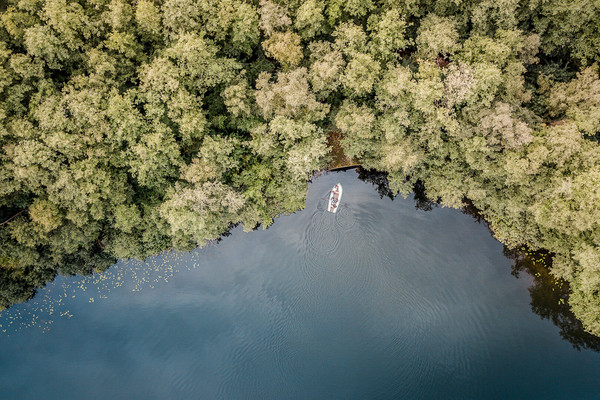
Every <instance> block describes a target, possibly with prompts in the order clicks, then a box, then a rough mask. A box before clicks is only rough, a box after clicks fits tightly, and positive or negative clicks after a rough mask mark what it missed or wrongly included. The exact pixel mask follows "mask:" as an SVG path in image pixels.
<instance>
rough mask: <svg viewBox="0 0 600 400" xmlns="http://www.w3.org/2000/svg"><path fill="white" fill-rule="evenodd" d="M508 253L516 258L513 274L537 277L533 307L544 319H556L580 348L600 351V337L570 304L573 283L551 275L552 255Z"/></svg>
mask: <svg viewBox="0 0 600 400" xmlns="http://www.w3.org/2000/svg"><path fill="white" fill-rule="evenodd" d="M504 254H505V255H506V256H507V257H508V258H510V259H512V260H513V266H512V271H511V273H512V275H514V276H515V277H517V278H518V277H519V274H520V273H521V272H525V273H527V274H529V275H531V276H532V277H533V285H531V286H530V287H529V294H530V295H531V303H530V304H531V310H532V311H533V312H534V313H536V314H537V315H539V316H540V317H541V318H542V319H549V320H550V321H552V322H553V323H554V325H556V326H557V327H558V328H559V329H560V336H561V337H562V338H563V339H565V340H568V341H569V343H571V344H572V345H573V347H574V348H576V349H577V350H582V349H590V350H594V351H600V337H597V336H595V335H592V334H591V333H588V332H586V331H585V330H584V329H583V325H582V324H581V322H580V321H579V320H578V319H577V318H575V315H574V314H573V312H572V311H571V309H570V307H569V305H568V302H567V300H568V298H569V285H568V284H567V283H566V282H564V281H563V280H561V279H556V278H555V277H554V276H553V275H552V274H550V272H549V269H550V267H551V265H552V256H551V255H550V254H548V253H546V252H542V251H538V252H530V251H527V249H520V250H510V249H508V248H506V247H505V248H504Z"/></svg>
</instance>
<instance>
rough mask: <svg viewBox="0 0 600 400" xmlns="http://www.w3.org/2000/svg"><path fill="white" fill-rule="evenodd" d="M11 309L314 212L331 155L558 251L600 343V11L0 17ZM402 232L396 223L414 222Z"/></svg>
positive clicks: (62, 2)
mask: <svg viewBox="0 0 600 400" xmlns="http://www.w3.org/2000/svg"><path fill="white" fill-rule="evenodd" d="M0 13H1V18H0V77H1V79H0V92H1V95H0V120H1V124H0V241H1V246H0V307H2V308H5V307H8V306H10V305H12V304H15V303H17V302H21V301H25V300H27V299H28V298H30V297H31V296H32V295H33V293H34V291H35V288H38V287H40V286H42V285H43V284H44V283H46V282H48V281H50V280H51V279H53V277H54V276H55V275H56V274H57V273H62V274H75V273H90V272H91V271H93V270H96V271H102V270H103V269H105V268H107V267H109V266H110V265H111V264H112V263H113V262H114V261H115V259H117V258H127V257H138V258H144V257H147V256H148V255H151V254H156V253H158V252H161V251H164V250H166V249H170V248H177V249H190V248H193V247H195V246H198V245H203V244H206V243H208V242H210V241H213V240H215V239H217V238H219V237H220V235H221V234H223V233H224V232H226V231H227V230H228V229H230V228H231V227H232V226H233V225H235V224H242V225H243V227H244V229H246V230H251V229H255V228H256V227H258V226H262V227H263V228H264V227H268V226H269V225H270V224H271V223H272V222H273V218H275V217H277V216H279V215H282V214H286V213H291V212H295V211H297V210H299V209H301V208H303V206H304V200H305V195H306V191H307V187H308V181H309V180H310V178H311V177H312V176H313V173H314V172H315V171H317V170H320V169H322V168H324V167H325V166H326V165H327V163H328V162H329V159H330V148H331V141H330V138H331V137H333V136H335V137H337V138H341V139H340V141H339V143H340V144H341V147H342V149H343V151H344V153H345V155H346V156H347V157H349V158H352V159H354V160H357V161H359V162H360V163H362V165H363V166H364V167H365V168H370V169H376V170H379V171H383V172H386V173H387V174H388V178H389V184H390V188H391V189H392V190H393V192H394V193H401V194H404V195H406V194H408V193H410V192H411V191H412V190H413V187H414V185H415V184H419V185H423V186H424V188H425V193H426V195H427V197H428V198H430V199H435V200H437V201H439V202H441V204H443V205H445V206H450V207H458V208H461V207H463V206H465V205H466V204H469V205H471V206H474V207H475V208H476V209H477V210H478V212H479V213H480V214H481V215H482V216H483V217H484V218H485V219H486V221H488V223H489V225H490V228H491V229H492V231H493V233H494V235H495V236H496V237H497V238H498V240H500V241H501V242H502V243H504V244H505V245H507V246H508V247H509V248H522V247H523V246H526V247H527V248H529V249H531V250H542V249H543V250H545V251H547V252H548V253H549V254H551V255H552V263H551V272H552V274H553V275H554V276H555V277H556V278H558V279H562V280H565V281H566V282H568V285H569V288H570V296H569V300H568V301H569V305H570V307H571V309H572V311H573V312H574V313H575V315H576V316H577V317H578V318H579V319H580V320H581V321H582V322H583V325H584V327H585V328H586V329H587V330H588V331H589V332H592V333H595V334H597V335H600V225H599V223H600V147H599V143H598V142H599V140H600V78H599V70H598V66H597V63H598V62H600V3H599V2H597V1H592V0H581V1H577V2H573V1H569V0H544V1H541V0H495V1H492V0H441V1H433V0H396V1H389V0H387V1H386V0H383V1H378V0H345V1H340V0H307V1H299V0H291V1H283V0H281V1H270V0H261V1H244V0H132V1H126V0H8V2H6V1H4V2H0ZM399 223H400V221H399Z"/></svg>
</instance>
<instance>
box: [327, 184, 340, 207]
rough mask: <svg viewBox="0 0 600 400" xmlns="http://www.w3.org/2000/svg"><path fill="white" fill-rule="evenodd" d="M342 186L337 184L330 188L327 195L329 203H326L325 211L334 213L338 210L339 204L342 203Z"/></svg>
mask: <svg viewBox="0 0 600 400" xmlns="http://www.w3.org/2000/svg"><path fill="white" fill-rule="evenodd" d="M342 191H343V190H342V184H341V183H338V184H335V185H334V186H333V188H331V192H330V193H329V201H328V202H327V211H329V212H332V213H334V214H335V213H336V212H337V210H338V208H340V202H341V201H342Z"/></svg>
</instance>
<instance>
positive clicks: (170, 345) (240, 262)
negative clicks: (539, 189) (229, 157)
mask: <svg viewBox="0 0 600 400" xmlns="http://www.w3.org/2000/svg"><path fill="white" fill-rule="evenodd" d="M337 182H341V183H342V184H343V186H344V196H343V199H342V202H343V203H345V207H343V208H342V209H340V211H339V212H338V214H336V215H333V214H330V213H327V212H326V211H324V208H325V201H324V200H322V198H324V197H325V196H326V195H327V193H328V190H329V189H330V188H331V187H332V186H333V184H335V183H337ZM502 249H503V248H502V246H501V245H500V244H499V243H498V242H497V241H496V240H495V239H493V238H492V237H491V236H490V233H489V231H488V229H487V228H486V226H485V225H484V224H479V223H477V222H476V221H475V220H474V219H473V218H471V217H469V216H467V215H464V214H462V213H461V212H459V211H456V210H450V209H445V208H434V209H433V210H431V211H423V210H419V209H417V208H415V200H414V198H412V197H409V198H408V199H402V198H397V199H395V200H394V201H392V200H390V199H388V198H383V199H381V198H380V197H379V195H378V193H377V191H376V190H374V188H373V186H372V185H371V184H369V183H365V182H363V181H360V180H358V179H357V177H356V173H355V172H343V173H330V174H328V175H324V176H321V177H319V178H317V179H315V181H314V183H312V184H311V186H310V189H309V194H308V200H307V203H306V208H305V210H303V211H301V212H298V213H296V214H294V215H290V216H284V217H281V218H279V219H277V220H276V221H275V224H274V225H273V226H272V227H270V228H269V229H267V230H264V231H263V230H258V231H254V232H250V233H244V232H242V230H241V229H240V228H236V229H234V230H233V231H232V234H231V235H230V236H228V237H226V238H224V239H223V240H222V241H221V242H219V243H217V244H215V245H214V246H210V247H208V248H204V249H201V250H196V251H193V252H191V253H175V252H172V253H166V254H162V255H160V256H158V257H155V258H152V259H150V260H147V262H145V263H142V262H138V261H123V262H119V263H117V264H116V265H115V266H113V267H112V268H111V269H110V270H109V271H107V272H105V273H104V274H100V275H98V274H97V275H94V276H92V277H85V278H84V277H75V278H67V277H60V278H58V279H57V280H55V281H54V282H53V283H52V284H50V285H48V286H47V287H46V288H44V289H42V290H40V291H39V293H38V295H37V296H36V297H35V298H34V299H33V300H31V301H29V302H28V303H26V304H22V305H18V306H15V307H13V308H11V309H10V310H7V311H5V312H4V313H2V315H0V324H1V325H2V326H1V327H0V331H2V332H1V334H0V398H2V399H599V398H600V379H599V378H600V353H598V352H594V351H591V350H586V349H583V350H581V351H579V350H576V349H574V348H573V346H572V344H571V343H569V342H568V341H566V340H563V339H562V338H561V336H560V334H559V328H557V327H556V326H555V325H554V324H553V323H552V322H550V321H548V320H543V319H541V318H540V317H539V316H538V315H536V314H534V313H533V312H532V311H531V307H530V304H529V303H530V302H531V296H530V294H529V291H528V288H529V287H530V285H531V284H532V282H533V280H532V278H531V277H530V276H528V275H527V274H523V273H522V274H521V275H520V277H519V278H518V279H517V278H515V276H512V275H511V260H509V259H507V258H506V257H505V256H504V255H503V252H502Z"/></svg>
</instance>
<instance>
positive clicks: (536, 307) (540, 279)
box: [358, 169, 600, 352]
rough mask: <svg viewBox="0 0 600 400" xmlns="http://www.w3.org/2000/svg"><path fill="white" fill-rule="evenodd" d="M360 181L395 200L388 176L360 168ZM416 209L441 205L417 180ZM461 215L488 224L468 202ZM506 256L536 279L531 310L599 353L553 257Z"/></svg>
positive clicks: (599, 343) (578, 345) (523, 252)
mask: <svg viewBox="0 0 600 400" xmlns="http://www.w3.org/2000/svg"><path fill="white" fill-rule="evenodd" d="M358 178H359V179H361V180H362V181H364V182H369V183H371V184H373V186H375V190H377V192H378V193H379V197H381V198H384V197H388V198H390V199H392V200H393V199H394V197H395V196H394V194H393V193H392V191H391V190H390V187H389V182H388V179H387V173H385V172H379V171H375V170H364V169H359V174H358ZM413 190H414V200H415V207H416V208H417V209H419V210H423V211H431V210H433V209H434V208H436V207H438V206H439V202H436V201H432V200H430V199H429V198H427V196H426V194H425V185H424V184H423V183H422V182H421V181H418V182H417V183H416V184H415V186H414V188H413ZM464 202H465V207H464V208H463V210H462V212H463V213H464V214H467V215H470V216H471V217H473V218H474V219H475V220H476V221H477V222H478V223H484V224H487V222H486V221H485V219H484V217H483V215H481V213H480V212H479V210H478V209H477V208H476V207H475V206H474V205H473V203H471V201H469V200H468V199H464ZM503 252H504V255H505V256H506V257H507V258H509V259H511V260H512V261H513V264H512V270H511V274H512V275H513V276H514V277H516V278H519V275H520V273H523V272H524V273H526V274H529V275H531V276H532V277H533V285H532V286H531V287H530V288H529V289H528V290H529V294H530V296H531V303H530V305H531V310H532V311H533V312H534V313H535V314H537V315H539V316H540V317H541V318H542V319H548V320H550V321H552V323H554V325H556V326H557V327H558V328H559V329H560V336H561V337H562V338H563V339H564V340H566V341H568V342H569V343H571V344H572V345H573V347H574V348H575V349H577V350H583V349H589V350H593V351H596V352H600V337H598V336H595V335H592V334H591V333H588V332H586V331H585V330H584V328H583V325H582V324H581V322H580V321H579V320H578V319H577V318H576V317H575V315H574V314H573V312H572V311H571V309H570V308H569V304H568V298H569V285H568V284H567V283H566V282H564V281H562V280H557V279H556V278H555V277H554V276H553V275H552V274H551V273H550V267H551V266H552V256H551V255H550V254H548V253H545V252H541V251H539V252H530V251H528V250H527V249H525V248H523V249H518V250H511V249H509V248H508V247H504V251H503Z"/></svg>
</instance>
